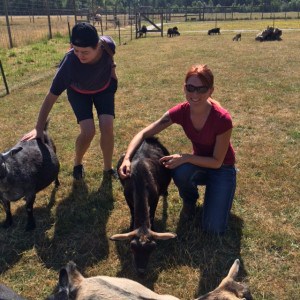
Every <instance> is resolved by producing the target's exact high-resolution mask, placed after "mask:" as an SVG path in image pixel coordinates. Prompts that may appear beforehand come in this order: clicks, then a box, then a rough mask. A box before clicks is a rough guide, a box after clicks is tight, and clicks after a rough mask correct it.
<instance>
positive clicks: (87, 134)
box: [74, 119, 95, 166]
mask: <svg viewBox="0 0 300 300" xmlns="http://www.w3.org/2000/svg"><path fill="white" fill-rule="evenodd" d="M79 125H80V134H79V135H78V137H77V139H76V144H75V159H74V165H75V166H77V165H80V164H82V159H83V156H84V154H85V153H86V151H87V149H88V148H89V146H90V144H91V141H92V140H93V138H94V136H95V124H94V120H93V119H87V120H83V121H81V122H79Z"/></svg>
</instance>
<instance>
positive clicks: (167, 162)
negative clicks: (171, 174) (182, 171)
mask: <svg viewBox="0 0 300 300" xmlns="http://www.w3.org/2000/svg"><path fill="white" fill-rule="evenodd" d="M159 161H160V163H162V164H163V165H164V166H165V167H166V168H168V169H174V168H176V167H178V166H180V165H182V164H183V163H185V159H184V155H182V154H172V155H168V156H164V157H162V158H161V159H160V160H159Z"/></svg>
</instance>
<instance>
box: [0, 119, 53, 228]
mask: <svg viewBox="0 0 300 300" xmlns="http://www.w3.org/2000/svg"><path fill="white" fill-rule="evenodd" d="M47 125H48V123H47ZM47 125H46V128H45V132H44V138H45V143H43V142H42V141H41V140H40V139H34V140H30V141H21V142H19V143H17V144H16V145H15V146H14V147H13V148H11V149H10V150H9V151H7V152H5V153H0V201H1V202H2V204H3V206H4V209H5V212H6V219H5V221H4V223H3V227H5V228H7V227H10V226H11V225H12V223H13V219H12V214H11V210H10V202H12V201H17V200H19V199H21V198H23V197H24V198H25V201H26V211H27V215H28V219H27V225H26V230H32V229H34V228H35V219H34V216H33V205H34V201H35V197H36V193H37V192H39V191H41V190H42V189H44V188H46V187H47V186H49V185H50V184H51V183H52V182H53V181H55V186H56V187H57V186H58V185H59V181H58V172H59V162H58V159H57V156H56V153H55V152H56V151H55V146H54V143H53V142H52V140H51V139H50V137H49V135H48V134H47Z"/></svg>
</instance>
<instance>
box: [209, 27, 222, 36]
mask: <svg viewBox="0 0 300 300" xmlns="http://www.w3.org/2000/svg"><path fill="white" fill-rule="evenodd" d="M207 34H208V35H212V34H221V32H220V28H218V27H217V28H212V29H210V30H208V32H207Z"/></svg>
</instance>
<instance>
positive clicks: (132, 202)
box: [110, 137, 176, 273]
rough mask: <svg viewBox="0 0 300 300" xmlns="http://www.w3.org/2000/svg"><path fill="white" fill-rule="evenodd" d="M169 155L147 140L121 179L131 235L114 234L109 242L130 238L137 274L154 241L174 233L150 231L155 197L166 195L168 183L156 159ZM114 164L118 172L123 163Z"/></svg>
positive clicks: (154, 141) (143, 267) (166, 171)
mask: <svg viewBox="0 0 300 300" xmlns="http://www.w3.org/2000/svg"><path fill="white" fill-rule="evenodd" d="M166 155H169V152H168V150H167V149H166V148H165V147H164V146H163V145H162V144H161V143H160V142H159V141H158V139H157V138H154V137H152V138H147V139H146V140H145V141H144V142H143V143H142V144H141V145H140V147H139V148H138V149H137V151H136V152H135V154H134V155H133V157H132V160H131V176H130V177H129V178H126V179H125V180H121V183H122V185H123V187H124V196H125V199H126V202H127V204H128V206H129V209H130V213H131V230H132V231H131V232H129V233H124V234H115V235H113V236H112V237H111V238H110V239H111V240H114V241H115V240H125V239H130V240H131V242H130V246H131V250H132V252H133V257H134V263H135V267H136V269H137V271H138V273H145V271H146V267H147V264H148V261H149V257H150V254H151V253H152V251H153V250H154V249H155V247H156V242H155V240H156V239H158V240H159V239H163V240H166V239H170V238H175V237H176V234H174V233H170V232H166V233H158V232H155V231H153V222H154V217H155V211H156V207H157V204H158V200H159V197H160V196H161V195H166V194H167V189H168V186H169V183H170V181H171V174H170V170H169V169H166V168H165V167H164V166H163V165H162V164H161V163H160V162H159V159H160V158H161V157H163V156H166ZM123 158H124V156H122V157H121V158H120V160H119V162H118V167H117V168H118V169H119V167H120V165H121V163H122V161H123Z"/></svg>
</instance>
